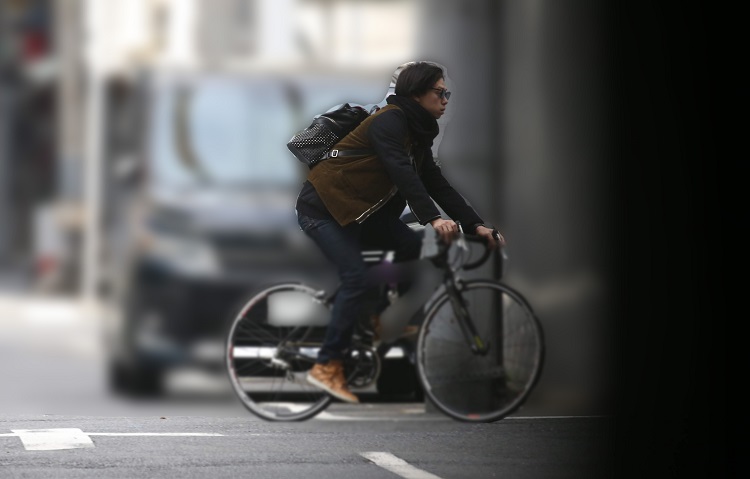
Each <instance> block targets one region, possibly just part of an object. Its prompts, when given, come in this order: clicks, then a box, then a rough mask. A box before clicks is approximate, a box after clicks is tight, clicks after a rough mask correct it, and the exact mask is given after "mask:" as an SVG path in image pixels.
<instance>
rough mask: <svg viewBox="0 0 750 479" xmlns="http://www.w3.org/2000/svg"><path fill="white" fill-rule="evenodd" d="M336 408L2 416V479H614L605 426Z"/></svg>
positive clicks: (597, 421) (601, 422)
mask: <svg viewBox="0 0 750 479" xmlns="http://www.w3.org/2000/svg"><path fill="white" fill-rule="evenodd" d="M341 406H342V407H341V408H339V410H337V411H333V412H332V414H330V415H328V416H327V417H326V416H324V417H321V418H316V419H313V420H310V421H306V422H303V423H293V424H286V423H285V424H279V423H268V422H262V421H259V420H257V419H254V418H253V417H250V416H248V415H243V416H235V417H206V416H203V417H192V416H174V417H172V416H169V417H167V416H150V417H148V416H147V417H92V416H55V415H44V416H36V415H32V416H24V415H16V416H8V415H4V416H0V454H1V455H0V477H3V478H6V477H8V478H12V477H24V478H36V477H40V478H42V477H43V478H50V477H54V478H73V477H76V478H79V477H91V478H98V479H101V478H135V477H149V478H153V477H160V478H181V479H185V478H204V477H210V478H223V477H227V478H236V477H259V478H277V477H278V478H306V479H317V478H321V479H322V478H339V477H340V478H373V479H375V478H382V479H387V478H396V477H406V478H417V479H420V478H422V479H429V478H432V479H435V478H444V479H448V478H456V479H458V478H467V479H468V478H472V479H476V478H492V477H498V478H510V477H512V478H519V479H523V478H529V479H538V478H577V479H580V478H589V477H591V478H601V477H611V471H610V468H611V465H612V463H611V460H610V457H611V453H612V449H611V447H612V441H611V437H612V432H613V431H612V424H611V421H610V420H609V419H606V418H533V417H529V418H525V417H517V418H506V419H504V420H502V421H500V422H497V423H492V424H478V425H477V424H463V423H458V422H456V421H453V420H450V419H446V418H443V417H439V416H436V415H433V414H429V413H428V414H425V413H419V412H414V411H412V412H408V411H404V410H399V409H400V407H399V406H395V405H391V406H390V407H385V406H374V407H372V408H369V410H365V411H360V412H353V411H351V409H352V408H347V407H343V405H341ZM365 409H367V408H365ZM363 412H364V414H363Z"/></svg>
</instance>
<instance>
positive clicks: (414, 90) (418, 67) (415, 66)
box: [396, 62, 445, 97]
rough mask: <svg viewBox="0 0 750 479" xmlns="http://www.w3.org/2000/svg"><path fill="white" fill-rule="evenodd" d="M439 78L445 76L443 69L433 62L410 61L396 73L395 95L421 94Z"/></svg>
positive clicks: (410, 95)
mask: <svg viewBox="0 0 750 479" xmlns="http://www.w3.org/2000/svg"><path fill="white" fill-rule="evenodd" d="M441 78H443V79H444V78H445V74H444V73H443V69H442V68H441V67H440V66H438V65H436V64H434V63H430V62H414V63H410V64H409V65H407V66H406V67H405V68H404V69H403V70H401V73H399V74H398V78H397V79H396V95H398V96H406V97H412V96H420V95H423V94H425V93H426V92H427V90H429V89H430V88H432V87H433V86H434V85H435V83H437V82H438V80H440V79H441Z"/></svg>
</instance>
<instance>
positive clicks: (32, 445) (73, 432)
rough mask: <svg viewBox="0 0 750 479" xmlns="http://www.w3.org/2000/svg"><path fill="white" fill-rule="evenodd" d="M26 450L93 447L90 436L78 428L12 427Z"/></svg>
mask: <svg viewBox="0 0 750 479" xmlns="http://www.w3.org/2000/svg"><path fill="white" fill-rule="evenodd" d="M12 431H13V432H14V433H16V434H17V435H18V437H20V438H21V442H23V447H24V448H26V450H27V451H56V450H59V449H84V448H88V447H94V443H93V442H92V441H91V438H90V437H89V436H88V435H87V434H84V432H83V431H81V430H80V429H78V428H73V427H71V428H63V429H13V430H12Z"/></svg>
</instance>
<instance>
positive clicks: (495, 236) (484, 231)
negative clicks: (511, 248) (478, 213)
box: [474, 225, 505, 249]
mask: <svg viewBox="0 0 750 479" xmlns="http://www.w3.org/2000/svg"><path fill="white" fill-rule="evenodd" d="M474 234H475V235H477V236H481V237H482V238H484V239H485V240H486V241H487V248H489V249H495V248H497V247H498V246H505V238H503V235H501V234H500V232H499V231H497V230H492V229H490V228H487V227H486V226H482V225H479V226H477V229H476V231H474Z"/></svg>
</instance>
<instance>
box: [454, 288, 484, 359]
mask: <svg viewBox="0 0 750 479" xmlns="http://www.w3.org/2000/svg"><path fill="white" fill-rule="evenodd" d="M456 283H457V281H456V279H455V278H447V279H446V280H445V291H446V292H447V293H448V298H449V299H450V302H451V306H452V307H453V313H454V314H455V315H456V320H457V321H458V325H459V327H460V328H461V333H462V334H463V337H464V340H465V341H466V344H467V345H468V346H469V348H470V349H471V351H472V352H473V353H474V354H479V355H480V356H485V355H486V354H487V353H488V352H489V350H490V343H489V342H484V340H482V338H481V337H480V336H479V332H478V331H477V328H476V326H475V325H474V321H472V319H471V315H470V314H469V311H468V309H467V308H466V300H465V299H464V297H463V296H462V295H461V292H460V291H459V286H458V285H457V284H456Z"/></svg>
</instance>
